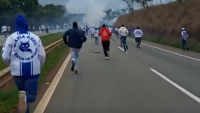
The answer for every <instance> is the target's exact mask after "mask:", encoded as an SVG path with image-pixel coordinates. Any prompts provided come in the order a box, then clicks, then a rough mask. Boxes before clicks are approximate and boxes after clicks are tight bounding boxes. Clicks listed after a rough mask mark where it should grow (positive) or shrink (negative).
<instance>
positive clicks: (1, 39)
mask: <svg viewBox="0 0 200 113" xmlns="http://www.w3.org/2000/svg"><path fill="white" fill-rule="evenodd" d="M49 32H50V33H56V32H57V31H56V30H53V31H49ZM33 33H34V34H36V35H39V36H43V35H45V33H39V32H38V31H34V32H33ZM5 41H6V38H5V36H4V35H0V45H3V44H4V42H5Z"/></svg>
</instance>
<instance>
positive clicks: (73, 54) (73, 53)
mask: <svg viewBox="0 0 200 113" xmlns="http://www.w3.org/2000/svg"><path fill="white" fill-rule="evenodd" d="M70 53H71V58H72V61H73V62H74V63H75V66H74V69H75V70H78V66H79V53H80V49H76V48H72V47H71V48H70Z"/></svg>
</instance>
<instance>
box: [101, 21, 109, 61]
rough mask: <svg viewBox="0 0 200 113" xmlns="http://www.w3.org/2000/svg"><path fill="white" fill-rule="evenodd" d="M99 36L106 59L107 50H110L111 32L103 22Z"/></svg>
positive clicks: (107, 56)
mask: <svg viewBox="0 0 200 113" xmlns="http://www.w3.org/2000/svg"><path fill="white" fill-rule="evenodd" d="M99 36H101V42H102V46H103V51H104V55H105V59H106V60H108V58H109V57H110V54H109V51H110V37H111V32H110V31H109V29H108V28H106V25H105V24H104V25H103V26H102V28H101V29H100V31H99Z"/></svg>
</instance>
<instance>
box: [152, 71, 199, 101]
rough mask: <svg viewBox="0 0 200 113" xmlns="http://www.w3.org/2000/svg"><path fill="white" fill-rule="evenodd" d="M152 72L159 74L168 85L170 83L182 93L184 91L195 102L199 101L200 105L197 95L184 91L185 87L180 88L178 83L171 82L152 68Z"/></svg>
mask: <svg viewBox="0 0 200 113" xmlns="http://www.w3.org/2000/svg"><path fill="white" fill-rule="evenodd" d="M150 70H151V71H152V72H154V73H155V74H157V75H158V76H160V77H161V78H163V79H164V80H166V81H167V82H168V83H170V84H171V85H173V86H174V87H176V88H177V89H179V90H180V91H182V92H183V93H185V94H186V95H188V96H189V97H190V98H192V99H194V100H195V101H197V102H198V103H200V98H199V97H197V96H196V95H194V94H192V93H191V92H189V91H187V90H186V89H184V88H183V87H181V86H179V85H178V84H177V83H175V82H173V81H172V80H170V79H169V78H167V77H166V76H164V75H163V74H161V73H159V72H158V71H156V70H155V69H152V68H150Z"/></svg>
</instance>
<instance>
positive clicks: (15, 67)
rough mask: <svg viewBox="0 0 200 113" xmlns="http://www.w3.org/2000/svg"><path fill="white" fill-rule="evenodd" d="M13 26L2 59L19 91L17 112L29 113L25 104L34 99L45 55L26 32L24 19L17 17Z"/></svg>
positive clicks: (27, 31) (35, 37)
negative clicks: (8, 67)
mask: <svg viewBox="0 0 200 113" xmlns="http://www.w3.org/2000/svg"><path fill="white" fill-rule="evenodd" d="M15 24H16V32H14V33H13V34H11V35H10V36H9V37H8V38H7V40H6V42H5V44H4V46H3V49H2V59H3V61H4V63H5V64H6V65H8V66H10V71H11V75H12V76H13V78H14V80H15V83H16V85H17V88H18V90H19V112H20V113H29V112H30V111H29V109H28V107H27V104H28V103H32V102H34V101H35V99H36V94H37V87H38V79H39V75H40V73H41V67H42V65H43V64H44V62H45V56H46V55H45V51H44V48H43V45H42V42H41V40H40V38H39V37H38V36H36V35H35V34H33V33H31V32H30V31H29V30H28V24H27V21H26V19H25V17H24V16H22V15H18V16H17V17H16V20H15Z"/></svg>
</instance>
